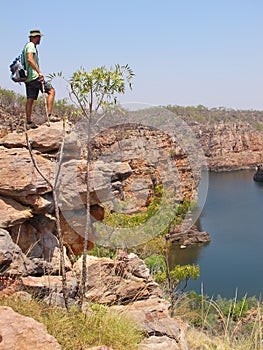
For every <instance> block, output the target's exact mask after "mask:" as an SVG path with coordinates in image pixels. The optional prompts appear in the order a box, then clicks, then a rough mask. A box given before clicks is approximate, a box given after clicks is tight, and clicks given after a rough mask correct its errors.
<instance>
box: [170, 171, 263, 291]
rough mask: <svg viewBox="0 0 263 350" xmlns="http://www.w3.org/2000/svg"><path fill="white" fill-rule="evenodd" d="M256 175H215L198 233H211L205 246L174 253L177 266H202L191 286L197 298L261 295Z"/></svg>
mask: <svg viewBox="0 0 263 350" xmlns="http://www.w3.org/2000/svg"><path fill="white" fill-rule="evenodd" d="M253 174H254V171H240V172H232V173H211V174H210V176H209V177H210V178H209V190H208V196H207V200H206V203H205V206H204V209H203V212H202V215H201V217H200V220H199V221H200V228H201V230H202V231H207V232H209V234H210V236H211V243H210V244H209V245H207V246H204V247H202V246H199V247H192V248H187V249H180V248H179V247H177V248H176V247H174V248H173V249H172V250H171V254H170V261H171V264H172V266H174V265H175V264H181V265H183V264H199V265H200V269H201V274H200V278H199V279H198V280H197V281H189V289H194V290H196V291H197V292H198V293H199V292H200V289H201V283H203V285H204V292H205V293H206V294H209V295H215V296H216V295H218V294H220V295H221V296H225V297H229V298H230V297H231V298H232V297H234V295H235V290H236V289H238V293H239V296H243V295H245V294H246V293H247V294H248V295H249V296H251V295H256V296H259V295H260V294H261V293H262V292H263V259H262V249H263V229H262V227H263V184H262V183H257V182H254V181H253Z"/></svg>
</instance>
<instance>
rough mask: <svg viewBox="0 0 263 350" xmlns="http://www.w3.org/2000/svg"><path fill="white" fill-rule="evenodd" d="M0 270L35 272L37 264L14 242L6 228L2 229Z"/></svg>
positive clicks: (18, 273)
mask: <svg viewBox="0 0 263 350" xmlns="http://www.w3.org/2000/svg"><path fill="white" fill-rule="evenodd" d="M0 271H1V273H2V274H3V273H8V274H10V275H24V276H25V275H29V274H35V273H37V271H36V266H35V264H34V263H33V262H32V261H31V260H30V259H28V258H27V257H26V256H25V255H24V254H23V252H22V251H21V249H20V248H19V247H18V246H17V245H16V244H15V243H14V242H13V240H12V238H11V236H10V235H9V233H8V232H7V231H6V230H3V229H0Z"/></svg>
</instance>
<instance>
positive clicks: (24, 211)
mask: <svg viewBox="0 0 263 350" xmlns="http://www.w3.org/2000/svg"><path fill="white" fill-rule="evenodd" d="M32 216H33V214H32V211H31V209H30V208H28V207H25V206H23V205H22V204H20V203H18V202H17V201H15V200H14V199H12V198H6V197H1V196H0V227H1V228H8V227H11V226H15V225H17V224H21V223H23V222H24V221H26V220H28V219H30V218H32Z"/></svg>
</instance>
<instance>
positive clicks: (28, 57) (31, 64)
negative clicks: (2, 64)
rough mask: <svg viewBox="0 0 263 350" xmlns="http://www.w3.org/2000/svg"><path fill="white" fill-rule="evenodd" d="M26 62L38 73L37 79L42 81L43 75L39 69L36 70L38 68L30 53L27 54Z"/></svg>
mask: <svg viewBox="0 0 263 350" xmlns="http://www.w3.org/2000/svg"><path fill="white" fill-rule="evenodd" d="M27 61H28V63H29V64H30V66H31V67H32V68H33V69H34V70H35V71H36V72H37V73H38V75H39V79H40V80H44V75H43V74H42V73H41V72H40V69H39V68H38V66H37V64H36V62H35V60H34V56H33V53H32V52H28V53H27Z"/></svg>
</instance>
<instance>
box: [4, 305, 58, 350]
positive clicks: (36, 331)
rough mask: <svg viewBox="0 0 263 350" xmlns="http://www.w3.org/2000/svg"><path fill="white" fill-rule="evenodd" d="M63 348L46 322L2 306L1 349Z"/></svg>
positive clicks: (47, 349)
mask: <svg viewBox="0 0 263 350" xmlns="http://www.w3.org/2000/svg"><path fill="white" fill-rule="evenodd" d="M16 349H23V350H36V349H38V350H61V346H60V345H59V343H58V342H57V340H56V339H55V338H54V337H53V336H51V335H50V334H48V332H47V328H46V326H45V325H44V324H42V323H40V322H37V321H35V320H34V319H33V318H30V317H25V316H22V315H20V314H18V313H17V312H15V311H14V310H13V309H12V308H10V307H8V306H0V350H16Z"/></svg>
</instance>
